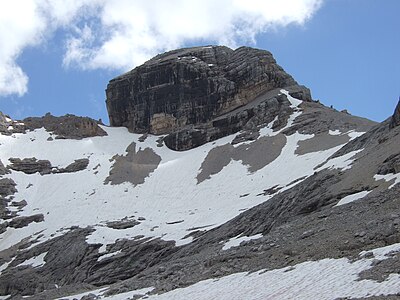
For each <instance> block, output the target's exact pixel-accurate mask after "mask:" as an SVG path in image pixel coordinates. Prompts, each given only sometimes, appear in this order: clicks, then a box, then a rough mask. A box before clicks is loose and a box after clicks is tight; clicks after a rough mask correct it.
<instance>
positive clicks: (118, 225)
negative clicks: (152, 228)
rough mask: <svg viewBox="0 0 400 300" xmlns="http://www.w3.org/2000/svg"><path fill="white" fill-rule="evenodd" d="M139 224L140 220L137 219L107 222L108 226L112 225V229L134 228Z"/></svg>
mask: <svg viewBox="0 0 400 300" xmlns="http://www.w3.org/2000/svg"><path fill="white" fill-rule="evenodd" d="M138 224H140V222H138V221H136V220H129V219H122V220H121V221H113V222H107V227H110V228H112V229H127V228H132V227H134V226H136V225H138Z"/></svg>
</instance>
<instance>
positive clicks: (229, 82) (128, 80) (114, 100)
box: [106, 46, 311, 150]
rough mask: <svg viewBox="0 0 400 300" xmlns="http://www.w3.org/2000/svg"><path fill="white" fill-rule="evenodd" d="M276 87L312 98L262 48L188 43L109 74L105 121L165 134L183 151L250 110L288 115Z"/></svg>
mask: <svg viewBox="0 0 400 300" xmlns="http://www.w3.org/2000/svg"><path fill="white" fill-rule="evenodd" d="M281 88H285V89H287V90H289V91H290V92H291V93H292V95H293V96H295V97H297V98H299V99H302V100H305V101H311V95H310V91H309V90H308V89H307V88H305V87H303V86H299V85H298V84H297V83H296V81H295V80H294V79H293V78H292V77H291V76H290V75H289V74H287V73H286V72H285V71H284V70H283V69H282V68H281V67H280V66H279V65H278V64H277V63H276V61H275V59H274V58H273V56H272V54H271V53H270V52H268V51H264V50H258V49H253V48H249V47H241V48H238V49H236V50H232V49H230V48H227V47H222V46H210V47H195V48H187V49H179V50H175V51H170V52H167V53H164V54H161V55H158V56H156V57H154V58H153V59H151V60H149V61H148V62H146V63H145V64H143V65H141V66H139V67H137V68H135V69H134V70H132V71H130V72H128V73H126V74H124V75H121V76H119V77H117V78H115V79H113V80H111V81H110V83H109V84H108V87H107V91H106V93H107V109H108V113H109V117H110V124H111V126H125V127H127V128H128V129H130V130H131V131H133V132H137V133H152V134H171V135H170V136H168V137H167V139H166V143H167V146H168V147H170V148H172V149H175V150H186V149H190V148H193V147H196V146H199V145H201V144H204V143H206V142H209V141H212V140H215V139H217V138H220V137H222V136H226V135H228V134H231V133H234V132H238V131H239V130H241V129H243V128H244V127H245V126H246V124H247V123H248V122H249V120H250V119H251V118H253V117H254V116H255V115H257V119H258V123H266V122H270V121H271V116H273V117H272V120H273V118H275V117H276V116H277V115H279V114H283V115H287V114H288V111H289V102H288V101H287V100H286V97H285V96H282V95H280V93H279V91H280V89H281ZM271 91H274V92H272V93H271ZM254 102H256V103H257V104H256V105H252V103H254ZM241 107H243V109H240V108H241Z"/></svg>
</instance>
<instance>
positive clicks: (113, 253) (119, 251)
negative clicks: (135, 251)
mask: <svg viewBox="0 0 400 300" xmlns="http://www.w3.org/2000/svg"><path fill="white" fill-rule="evenodd" d="M121 252H122V251H121V250H118V251H115V252H111V253H107V254H103V255H102V256H99V258H98V259H97V261H101V260H103V259H105V258H108V257H113V256H115V255H117V254H120V253H121Z"/></svg>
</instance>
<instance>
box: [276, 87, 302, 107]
mask: <svg viewBox="0 0 400 300" xmlns="http://www.w3.org/2000/svg"><path fill="white" fill-rule="evenodd" d="M280 92H281V93H282V94H284V95H286V97H287V98H288V100H289V102H290V104H291V106H290V107H291V108H297V107H298V106H299V105H300V104H301V103H303V101H301V100H299V99H296V98H294V97H292V96H290V94H289V92H288V91H287V90H284V89H282V90H280Z"/></svg>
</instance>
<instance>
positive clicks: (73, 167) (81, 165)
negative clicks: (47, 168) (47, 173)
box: [56, 158, 89, 173]
mask: <svg viewBox="0 0 400 300" xmlns="http://www.w3.org/2000/svg"><path fill="white" fill-rule="evenodd" d="M88 165H89V159H87V158H81V159H76V160H75V161H74V162H73V163H71V164H69V165H68V166H66V167H65V168H60V169H58V171H56V172H57V173H74V172H79V171H83V170H85V169H86V168H87V166H88Z"/></svg>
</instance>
